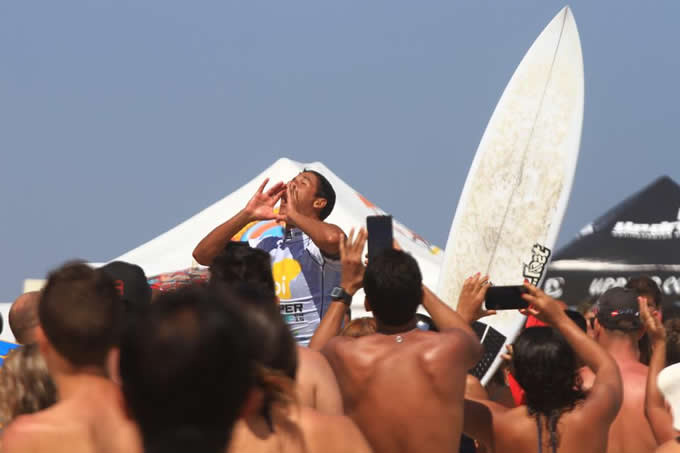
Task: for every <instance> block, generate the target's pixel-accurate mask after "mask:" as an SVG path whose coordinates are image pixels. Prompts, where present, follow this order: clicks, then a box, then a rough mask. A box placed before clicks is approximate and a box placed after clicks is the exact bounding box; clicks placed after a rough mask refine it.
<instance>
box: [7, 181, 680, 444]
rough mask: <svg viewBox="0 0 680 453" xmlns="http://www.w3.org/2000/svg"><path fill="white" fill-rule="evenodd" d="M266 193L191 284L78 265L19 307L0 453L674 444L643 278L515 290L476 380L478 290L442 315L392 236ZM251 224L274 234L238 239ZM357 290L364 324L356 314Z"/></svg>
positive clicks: (203, 251)
mask: <svg viewBox="0 0 680 453" xmlns="http://www.w3.org/2000/svg"><path fill="white" fill-rule="evenodd" d="M267 184H268V181H267V180H265V181H264V182H263V184H262V185H261V186H260V188H259V189H258V190H257V192H256V193H255V195H254V196H253V198H252V199H251V200H250V201H249V202H248V204H247V205H246V206H245V207H244V208H243V210H241V211H240V212H238V213H234V215H233V217H231V218H230V219H228V220H227V221H226V222H225V223H223V224H222V225H219V226H217V227H216V228H215V229H214V230H213V231H211V232H209V233H208V234H207V235H206V237H205V238H204V239H203V240H202V241H201V242H200V243H199V244H198V245H197V246H196V249H195V250H194V258H195V259H196V261H198V262H199V263H200V264H202V265H205V266H207V270H206V271H199V272H203V274H202V275H203V277H200V278H189V279H187V280H186V281H185V282H184V283H183V284H181V285H177V284H173V285H167V286H159V287H152V286H153V285H152V286H150V285H149V280H148V279H147V276H146V275H144V271H143V270H142V269H141V268H140V267H138V266H136V265H134V264H130V263H123V262H113V263H109V264H108V265H106V266H104V267H101V268H98V269H95V268H92V267H90V266H88V265H87V264H85V263H83V262H77V261H72V262H68V263H66V264H64V265H63V266H61V267H59V268H57V269H55V270H53V271H52V272H50V273H49V275H48V278H47V282H46V285H45V287H44V288H43V289H42V290H41V291H40V292H33V293H27V294H24V295H22V296H21V297H19V298H18V299H17V300H16V301H15V303H14V304H13V306H12V308H11V311H10V316H9V325H10V328H11V329H12V332H13V334H14V337H15V338H16V340H17V342H18V343H20V344H21V345H22V346H20V347H18V348H16V349H14V350H12V351H11V352H10V353H9V354H8V355H7V357H6V358H5V361H4V363H3V366H2V369H0V423H1V424H2V432H1V433H0V448H1V451H3V452H48V451H49V452H62V451H63V452H69V453H71V452H140V453H141V452H149V453H161V452H163V453H168V452H182V453H186V452H187V451H192V452H195V453H217V452H230V453H231V452H291V453H293V452H295V453H296V452H316V451H320V452H329V453H332V452H376V453H388V452H389V453H393V452H416V451H417V452H447V453H451V452H458V451H461V452H473V451H476V452H543V451H545V452H553V453H555V452H579V453H580V452H602V453H604V452H608V453H628V452H631V453H637V452H640V453H642V452H653V451H660V452H676V451H678V452H680V437H678V429H680V420H678V419H677V417H675V418H674V417H673V415H674V414H676V413H678V414H680V402H678V401H676V398H678V394H679V389H678V388H676V387H680V386H678V385H677V384H676V383H680V376H678V374H679V373H680V370H679V369H678V367H679V366H680V365H673V364H674V363H675V362H677V361H679V360H680V322H679V321H678V320H666V322H665V323H663V317H662V300H661V299H662V294H661V292H660V291H659V288H658V287H657V286H656V284H655V283H654V281H653V280H652V279H650V278H648V277H644V276H641V277H639V278H635V279H631V280H630V281H629V282H628V284H627V285H626V287H625V288H612V289H610V290H608V291H607V292H605V293H604V294H603V295H602V296H601V297H599V299H598V300H597V301H596V302H595V303H594V304H593V305H592V306H590V305H588V306H584V307H582V313H579V312H577V311H574V310H572V309H571V308H568V307H566V306H565V304H563V303H561V302H560V301H558V300H555V299H553V298H551V297H550V296H548V295H546V294H545V293H544V292H543V291H541V289H539V288H537V287H535V286H533V285H531V284H529V283H525V287H526V290H527V293H526V294H524V296H523V297H524V298H525V300H526V301H527V302H528V304H529V305H528V308H526V309H524V310H522V311H523V313H524V314H525V315H527V317H528V322H527V326H528V327H527V328H525V329H524V330H523V332H522V333H521V334H520V335H519V337H518V338H517V339H516V341H515V342H514V344H513V345H512V347H510V348H508V350H507V354H506V355H505V356H504V357H505V365H504V366H503V367H502V368H501V369H500V370H499V372H498V373H496V375H495V376H494V377H493V378H492V379H491V380H490V382H489V383H488V384H487V385H486V386H485V387H483V386H482V385H481V384H480V381H479V380H478V379H477V378H476V377H474V376H473V375H471V374H470V372H469V371H470V370H471V369H472V368H473V367H474V366H475V365H476V363H477V362H478V361H479V359H480V357H481V356H482V354H483V352H484V351H483V349H484V348H483V345H482V344H481V343H480V339H479V337H478V336H477V334H476V333H475V331H474V329H473V328H472V325H473V323H475V322H476V321H477V320H479V319H480V318H483V317H484V316H487V315H490V314H492V313H491V312H489V311H486V310H485V308H484V299H485V295H486V291H487V289H488V288H489V286H490V280H489V276H483V275H481V274H476V275H472V276H470V277H469V278H468V279H467V280H466V281H465V282H464V283H463V286H462V291H461V294H460V297H459V300H458V303H457V308H456V309H455V310H454V309H452V308H451V307H450V306H449V305H447V304H446V303H444V302H443V301H441V300H440V299H439V298H438V297H437V296H436V294H434V293H433V292H432V291H430V289H428V288H427V287H426V286H425V285H423V279H422V275H421V272H420V269H419V267H418V263H417V262H416V260H415V259H414V258H413V257H412V256H411V255H409V254H408V253H405V252H404V251H402V250H401V249H400V248H399V245H398V244H396V243H395V245H394V248H392V249H386V250H384V251H382V252H381V253H379V254H377V255H376V256H373V257H372V258H371V259H370V260H368V261H367V260H366V258H365V256H364V249H365V245H366V242H367V240H370V238H368V237H367V233H366V231H365V230H363V229H361V230H359V231H356V232H355V231H351V232H349V234H348V235H345V233H344V232H343V231H342V230H341V229H340V228H339V227H337V226H336V225H332V224H330V223H327V222H325V219H326V218H327V217H328V216H329V215H330V213H331V211H332V210H333V207H334V204H335V194H334V191H333V187H332V186H331V184H330V183H329V182H328V181H327V180H326V178H325V177H324V176H323V175H321V174H319V173H316V172H313V171H307V170H305V171H303V172H302V173H300V174H298V175H297V176H296V177H295V178H294V179H292V180H291V181H289V182H288V183H286V184H284V183H278V184H275V185H273V186H272V187H271V188H269V189H268V190H265V189H266V187H267ZM261 220H276V221H280V222H282V224H284V225H285V229H284V234H283V236H280V237H279V236H266V237H263V238H260V239H258V240H257V241H253V242H251V243H245V242H236V241H233V240H232V238H234V237H235V236H236V235H237V234H238V233H239V232H240V231H241V230H243V229H244V228H246V227H247V226H248V225H249V224H251V223H252V222H254V221H261ZM360 289H363V291H364V293H365V300H364V304H365V308H366V310H367V311H368V312H371V314H372V315H373V316H372V317H365V318H358V319H352V317H351V310H350V305H351V302H352V300H353V298H354V296H355V294H356V293H357V292H358V291H359V290H360ZM419 307H423V308H424V310H425V311H426V312H427V313H428V315H429V316H427V317H424V316H422V315H421V314H419V313H418V309H419Z"/></svg>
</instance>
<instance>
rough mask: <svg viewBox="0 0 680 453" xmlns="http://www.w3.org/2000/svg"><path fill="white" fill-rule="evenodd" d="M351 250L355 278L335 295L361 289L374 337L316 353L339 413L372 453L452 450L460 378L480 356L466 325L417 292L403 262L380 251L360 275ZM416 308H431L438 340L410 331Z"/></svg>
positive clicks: (417, 282)
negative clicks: (332, 383) (339, 400)
mask: <svg viewBox="0 0 680 453" xmlns="http://www.w3.org/2000/svg"><path fill="white" fill-rule="evenodd" d="M361 235H362V236H363V235H364V233H361ZM364 239H365V238H364ZM353 243H354V242H353V241H350V244H347V245H349V248H351V249H353V250H354V253H355V256H354V257H353V259H352V261H354V262H355V263H356V265H355V266H354V268H355V270H356V272H355V274H354V276H353V277H350V276H348V275H347V274H346V273H345V276H344V279H343V282H344V284H345V285H346V286H347V287H345V288H343V289H344V290H345V291H346V292H347V293H349V294H353V292H354V291H356V289H358V287H361V285H362V282H363V287H364V291H365V293H366V301H365V304H366V307H367V309H370V310H371V311H373V314H374V316H375V318H376V324H377V328H378V333H376V334H374V335H369V336H365V337H361V338H358V339H355V338H350V337H337V336H336V337H333V338H332V339H330V341H329V342H328V343H327V344H326V345H325V347H324V348H323V353H324V354H325V355H326V356H327V357H328V359H329V362H330V364H331V367H332V368H333V370H334V371H335V374H336V376H337V377H338V383H339V384H340V390H341V393H342V396H343V404H344V407H345V413H346V414H347V415H349V416H350V417H351V418H352V419H353V420H354V421H355V423H356V424H357V426H358V427H359V429H361V431H362V432H363V433H364V435H365V436H366V438H367V439H368V441H369V443H370V444H371V447H373V449H374V451H376V452H384V453H388V452H389V453H394V452H413V451H427V452H433V453H436V452H446V453H450V452H455V451H458V446H459V442H460V435H461V428H462V422H463V420H462V417H463V413H462V405H463V392H464V388H465V376H466V373H467V370H468V369H470V368H471V367H472V366H474V364H475V363H476V361H477V360H478V359H479V357H480V356H481V352H482V347H481V345H480V343H479V341H478V340H477V337H476V336H475V334H474V333H473V332H472V329H471V328H470V327H469V326H468V322H470V321H472V320H473V318H472V317H471V318H470V319H463V318H462V317H461V316H459V315H458V314H457V313H456V312H455V311H453V310H451V309H450V308H449V307H447V306H446V305H445V304H444V303H443V302H441V301H439V300H437V299H436V297H434V295H433V294H431V293H424V290H423V284H422V277H421V274H420V270H419V268H418V264H417V263H416V261H415V260H414V259H413V258H412V257H411V256H410V255H408V254H406V253H404V252H402V251H398V250H386V251H384V252H382V253H381V254H380V255H378V256H377V257H375V258H373V259H372V260H371V261H370V262H369V263H368V266H367V267H366V269H365V273H364V271H363V267H362V266H361V265H360V263H361V250H362V249H363V246H361V247H359V246H357V247H354V246H352V245H351V244H353ZM343 247H345V248H347V247H346V245H343ZM345 261H347V259H345V260H344V261H343V263H344V262H345ZM424 294H425V296H424ZM334 303H335V304H342V302H334ZM421 303H424V304H430V305H431V306H432V309H430V310H429V312H430V314H431V316H432V318H433V320H434V322H435V324H436V325H437V326H438V327H439V328H440V329H441V332H440V333H435V332H424V331H420V330H418V329H417V327H416V322H417V321H416V316H415V315H416V310H417V308H418V306H419V305H420V304H421ZM426 306H427V305H426ZM341 309H342V307H340V310H341ZM471 315H472V314H471Z"/></svg>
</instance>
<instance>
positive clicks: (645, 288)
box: [625, 275, 663, 309]
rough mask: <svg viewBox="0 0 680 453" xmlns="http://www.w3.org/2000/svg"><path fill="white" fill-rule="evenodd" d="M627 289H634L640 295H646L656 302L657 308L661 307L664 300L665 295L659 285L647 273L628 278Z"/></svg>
mask: <svg viewBox="0 0 680 453" xmlns="http://www.w3.org/2000/svg"><path fill="white" fill-rule="evenodd" d="M625 288H626V289H632V290H634V291H635V292H636V293H637V294H638V295H640V296H643V297H646V298H648V299H650V300H652V301H653V302H654V305H655V306H656V308H657V309H660V308H661V304H662V302H663V295H662V293H661V289H660V288H659V285H657V284H656V282H655V281H654V280H652V278H651V277H649V276H647V275H640V276H638V277H632V278H630V279H628V282H627V283H626V286H625Z"/></svg>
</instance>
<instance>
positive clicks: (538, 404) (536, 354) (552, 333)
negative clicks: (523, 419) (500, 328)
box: [512, 327, 586, 449]
mask: <svg viewBox="0 0 680 453" xmlns="http://www.w3.org/2000/svg"><path fill="white" fill-rule="evenodd" d="M512 364H513V368H514V371H515V377H516V378H517V382H518V383H519V385H520V386H521V387H522V388H523V389H524V391H525V392H526V402H527V408H528V410H529V414H530V415H532V416H534V417H536V420H537V423H539V425H540V420H541V416H545V417H546V427H547V429H548V431H549V432H550V443H551V445H552V446H553V448H555V449H556V448H557V445H558V443H559V437H558V435H557V422H558V421H559V418H560V416H561V415H562V414H563V413H565V412H568V411H570V410H572V409H573V408H574V407H575V406H576V405H577V404H579V402H581V401H583V400H584V399H585V397H586V394H585V392H584V391H583V389H582V383H583V381H582V379H581V376H580V375H579V373H578V361H577V359H576V354H574V351H573V349H571V346H569V344H568V343H567V341H566V340H565V338H564V337H563V336H562V335H561V334H560V333H559V332H557V331H556V330H555V329H553V328H551V327H531V328H529V329H526V330H524V332H522V333H521V334H520V336H519V337H518V338H517V340H516V341H515V344H514V349H513V357H512Z"/></svg>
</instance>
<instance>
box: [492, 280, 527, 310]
mask: <svg viewBox="0 0 680 453" xmlns="http://www.w3.org/2000/svg"><path fill="white" fill-rule="evenodd" d="M526 293H527V289H526V288H525V287H524V286H522V285H518V286H492V287H490V288H489V289H487V290H486V300H485V301H484V305H485V306H486V309H487V310H516V309H518V308H527V307H528V306H529V303H528V302H527V301H526V300H524V299H522V294H526Z"/></svg>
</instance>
